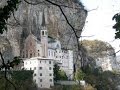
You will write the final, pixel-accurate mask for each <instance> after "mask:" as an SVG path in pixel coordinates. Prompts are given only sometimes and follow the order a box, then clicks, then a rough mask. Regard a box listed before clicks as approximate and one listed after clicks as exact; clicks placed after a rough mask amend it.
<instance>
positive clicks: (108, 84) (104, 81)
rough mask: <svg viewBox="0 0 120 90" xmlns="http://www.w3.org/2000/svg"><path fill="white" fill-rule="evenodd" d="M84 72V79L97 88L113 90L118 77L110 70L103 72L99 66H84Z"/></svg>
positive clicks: (99, 89)
mask: <svg viewBox="0 0 120 90" xmlns="http://www.w3.org/2000/svg"><path fill="white" fill-rule="evenodd" d="M90 69H91V70H90ZM87 70H88V71H87ZM85 74H86V76H85V78H84V79H85V81H86V82H87V83H89V84H91V85H92V86H93V87H94V88H96V89H97V90H115V87H116V83H117V82H116V80H117V78H118V76H117V75H116V74H115V73H113V72H110V71H105V72H103V71H102V70H101V68H89V67H86V71H85Z"/></svg>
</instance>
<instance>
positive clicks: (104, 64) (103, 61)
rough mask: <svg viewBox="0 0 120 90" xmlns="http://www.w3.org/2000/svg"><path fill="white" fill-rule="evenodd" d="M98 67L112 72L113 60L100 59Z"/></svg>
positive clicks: (97, 61) (107, 58)
mask: <svg viewBox="0 0 120 90" xmlns="http://www.w3.org/2000/svg"><path fill="white" fill-rule="evenodd" d="M96 65H97V66H98V67H101V68H102V70H103V71H112V65H111V59H110V58H109V57H104V58H98V59H97V60H96Z"/></svg>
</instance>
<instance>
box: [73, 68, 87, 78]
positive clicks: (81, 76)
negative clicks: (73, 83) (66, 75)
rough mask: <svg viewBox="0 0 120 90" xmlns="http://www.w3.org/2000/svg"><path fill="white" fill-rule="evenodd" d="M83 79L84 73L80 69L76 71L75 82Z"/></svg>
mask: <svg viewBox="0 0 120 90" xmlns="http://www.w3.org/2000/svg"><path fill="white" fill-rule="evenodd" d="M84 77H85V73H83V71H82V70H81V69H77V70H76V73H75V80H83V79H84Z"/></svg>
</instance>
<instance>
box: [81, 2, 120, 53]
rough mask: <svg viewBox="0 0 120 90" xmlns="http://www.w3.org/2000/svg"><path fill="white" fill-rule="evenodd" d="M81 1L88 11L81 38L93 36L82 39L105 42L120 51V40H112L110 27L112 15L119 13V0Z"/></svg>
mask: <svg viewBox="0 0 120 90" xmlns="http://www.w3.org/2000/svg"><path fill="white" fill-rule="evenodd" d="M81 1H82V3H83V4H84V6H85V8H86V9H87V10H88V11H89V12H88V16H87V19H86V24H85V28H84V31H83V33H82V36H91V35H93V36H92V37H89V38H88V37H86V38H83V39H91V40H93V39H99V40H103V41H106V42H108V43H110V44H111V45H112V46H113V47H114V48H115V50H116V51H118V50H119V49H120V47H119V46H120V40H114V39H115V38H114V37H115V30H114V29H112V26H113V25H114V23H115V22H114V21H112V17H113V15H114V14H116V13H118V12H120V0H81ZM93 9H96V10H93ZM113 40H114V41H113ZM119 54H120V53H119Z"/></svg>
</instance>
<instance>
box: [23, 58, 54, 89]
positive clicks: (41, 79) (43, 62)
mask: <svg viewBox="0 0 120 90" xmlns="http://www.w3.org/2000/svg"><path fill="white" fill-rule="evenodd" d="M24 68H25V69H26V70H34V74H33V80H34V81H35V82H36V84H37V85H38V87H39V88H50V86H53V85H54V82H53V60H52V59H48V58H41V57H34V58H30V59H26V60H24Z"/></svg>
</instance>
